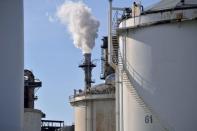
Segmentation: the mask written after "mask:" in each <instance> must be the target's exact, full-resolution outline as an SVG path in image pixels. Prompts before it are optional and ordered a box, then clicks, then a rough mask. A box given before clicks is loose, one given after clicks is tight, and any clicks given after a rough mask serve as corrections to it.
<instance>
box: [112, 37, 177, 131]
mask: <svg viewBox="0 0 197 131" xmlns="http://www.w3.org/2000/svg"><path fill="white" fill-rule="evenodd" d="M112 46H113V54H112V62H113V63H112V64H113V67H115V68H116V71H118V74H121V75H122V80H121V81H120V82H122V83H124V84H125V85H126V87H127V88H128V90H129V93H131V95H132V96H134V98H135V100H136V102H137V103H138V104H139V105H140V106H141V107H142V108H143V110H144V112H145V113H147V114H151V115H152V117H153V119H154V121H157V122H158V123H160V124H161V128H162V130H163V131H174V129H172V128H171V127H169V126H167V125H165V124H163V123H164V122H163V121H162V120H160V118H159V117H158V115H157V114H156V113H155V112H154V110H153V108H152V107H150V106H149V105H148V104H147V103H145V101H144V100H143V97H141V96H140V95H139V93H138V91H137V90H136V87H135V86H134V84H133V80H134V78H133V76H134V75H139V74H138V73H137V72H136V71H135V69H134V68H133V67H132V66H131V65H130V64H129V63H128V61H126V60H124V59H123V57H122V55H121V52H120V50H119V43H118V36H117V35H113V36H112Z"/></svg>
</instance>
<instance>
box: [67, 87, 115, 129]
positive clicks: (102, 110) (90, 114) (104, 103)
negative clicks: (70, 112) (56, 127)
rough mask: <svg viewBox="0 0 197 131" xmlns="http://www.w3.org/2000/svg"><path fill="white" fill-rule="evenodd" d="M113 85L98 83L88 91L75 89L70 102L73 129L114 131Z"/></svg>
mask: <svg viewBox="0 0 197 131" xmlns="http://www.w3.org/2000/svg"><path fill="white" fill-rule="evenodd" d="M114 91H115V90H114V86H112V85H106V84H99V85H96V86H93V87H92V88H91V89H90V91H89V92H84V91H81V90H80V91H75V93H74V94H75V95H74V96H72V97H70V103H71V105H72V106H73V107H74V112H75V131H114V130H115V95H114Z"/></svg>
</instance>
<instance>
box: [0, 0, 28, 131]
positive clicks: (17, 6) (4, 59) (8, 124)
mask: <svg viewBox="0 0 197 131" xmlns="http://www.w3.org/2000/svg"><path fill="white" fill-rule="evenodd" d="M0 18H1V20H0V61H1V62H0V84H1V85H0V90H1V91H0V104H1V109H0V116H1V119H0V130H1V131H23V113H24V107H23V101H24V100H23V99H24V98H23V96H24V80H23V77H24V76H23V65H24V62H23V43H24V42H23V0H0Z"/></svg>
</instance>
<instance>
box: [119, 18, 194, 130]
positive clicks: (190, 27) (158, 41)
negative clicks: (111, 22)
mask: <svg viewBox="0 0 197 131" xmlns="http://www.w3.org/2000/svg"><path fill="white" fill-rule="evenodd" d="M196 34H197V21H196V20H193V21H188V22H181V23H173V24H172V23H170V24H163V25H157V26H149V27H142V28H138V29H132V30H131V29H130V30H129V31H128V32H127V33H123V34H121V36H123V37H124V36H126V40H125V41H126V44H125V46H126V47H124V45H121V47H122V49H124V51H123V50H122V51H121V52H122V54H125V56H123V57H126V59H127V61H128V62H129V63H130V65H131V66H132V67H133V69H134V70H135V73H131V75H133V74H134V86H135V87H136V89H137V91H138V92H139V94H140V95H141V96H142V97H143V99H144V101H145V102H146V103H147V104H148V105H149V106H151V107H152V108H153V110H154V112H155V113H156V114H157V115H158V116H159V118H160V119H161V121H162V124H163V125H164V126H165V127H166V128H168V129H172V130H175V131H186V130H189V131H196V130H197V125H196V121H197V113H196V110H197V104H196V99H197V95H196V92H197V88H196V85H197V77H196V75H197V70H196V67H197V59H196V56H197V51H196V49H197V44H196V43H197V37H196ZM120 43H122V44H123V43H124V40H123V39H122V42H120ZM129 101H132V99H130V100H129ZM124 108H127V109H129V108H128V107H127V106H124ZM136 117H137V116H136ZM129 130H130V129H129Z"/></svg>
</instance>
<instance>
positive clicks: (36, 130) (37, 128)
mask: <svg viewBox="0 0 197 131" xmlns="http://www.w3.org/2000/svg"><path fill="white" fill-rule="evenodd" d="M41 118H42V112H41V111H40V110H36V109H28V108H26V109H25V112H24V131H41Z"/></svg>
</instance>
